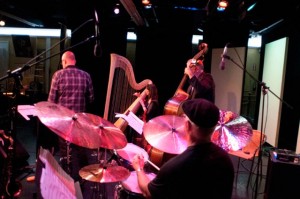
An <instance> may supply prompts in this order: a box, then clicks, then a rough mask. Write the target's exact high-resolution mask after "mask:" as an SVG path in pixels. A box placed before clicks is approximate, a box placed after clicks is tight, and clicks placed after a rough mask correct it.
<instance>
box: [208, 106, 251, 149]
mask: <svg viewBox="0 0 300 199" xmlns="http://www.w3.org/2000/svg"><path fill="white" fill-rule="evenodd" d="M251 137H252V126H251V125H250V123H249V122H248V121H247V120H246V119H245V118H244V117H242V116H239V115H237V114H236V113H233V112H231V111H224V110H220V119H219V122H218V124H217V126H216V128H215V131H214V133H213V135H212V142H214V143H215V144H217V145H219V146H220V147H222V148H223V149H225V150H227V151H229V150H233V151H237V150H240V149H241V148H243V147H244V146H246V145H247V144H248V142H249V141H250V140H251Z"/></svg>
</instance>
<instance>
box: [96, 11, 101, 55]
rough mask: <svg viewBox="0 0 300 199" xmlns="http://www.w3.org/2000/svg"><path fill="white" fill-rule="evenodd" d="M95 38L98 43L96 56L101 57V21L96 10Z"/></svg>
mask: <svg viewBox="0 0 300 199" xmlns="http://www.w3.org/2000/svg"><path fill="white" fill-rule="evenodd" d="M95 38H96V43H95V46H94V56H95V57H101V55H102V49H101V45H100V31H99V20H98V14H97V11H96V10H95Z"/></svg>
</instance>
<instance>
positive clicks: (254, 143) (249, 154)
mask: <svg viewBox="0 0 300 199" xmlns="http://www.w3.org/2000/svg"><path fill="white" fill-rule="evenodd" d="M266 138H267V137H266V135H265V134H264V133H261V132H260V131H259V130H253V134H252V137H251V140H250V141H249V143H248V144H247V145H246V146H245V147H243V148H242V149H240V150H238V151H229V152H228V153H229V154H231V155H233V156H236V157H238V163H237V170H236V179H237V177H238V173H239V172H240V170H239V169H240V165H241V164H242V163H243V162H244V161H251V167H250V170H249V176H248V181H247V188H248V187H249V183H250V179H251V176H252V174H253V165H254V162H255V157H258V155H260V143H261V145H262V144H264V143H265V142H266ZM260 139H262V141H261V142H260ZM241 159H243V161H242V162H241ZM242 166H243V165H242Z"/></svg>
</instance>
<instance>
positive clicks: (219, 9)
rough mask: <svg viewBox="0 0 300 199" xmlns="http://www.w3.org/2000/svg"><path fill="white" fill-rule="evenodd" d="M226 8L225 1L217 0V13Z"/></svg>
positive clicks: (226, 3)
mask: <svg viewBox="0 0 300 199" xmlns="http://www.w3.org/2000/svg"><path fill="white" fill-rule="evenodd" d="M227 6H228V2H227V1H225V0H219V3H218V7H217V10H218V11H224V10H225V9H226V8H227Z"/></svg>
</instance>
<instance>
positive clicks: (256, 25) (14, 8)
mask: <svg viewBox="0 0 300 199" xmlns="http://www.w3.org/2000/svg"><path fill="white" fill-rule="evenodd" d="M151 1H152V9H145V8H144V7H143V6H142V5H141V0H121V2H118V1H117V0H98V1H84V0H76V1H70V0H28V1H24V0H0V17H3V18H5V19H6V23H7V26H18V27H39V26H40V27H45V28H59V27H60V24H64V25H66V26H67V27H68V28H75V27H77V26H79V25H80V24H81V23H82V22H84V21H86V20H89V19H93V18H94V10H96V11H97V12H98V16H99V21H100V22H101V20H119V21H120V22H121V23H124V21H125V22H127V21H128V28H135V27H137V26H146V27H147V26H148V27H151V26H164V25H170V24H171V25H173V26H174V25H175V26H177V25H180V24H191V26H192V28H194V30H197V29H198V28H200V29H202V28H203V26H205V25H206V24H207V23H213V24H217V23H247V24H248V25H249V29H250V30H253V31H255V32H257V31H260V30H262V29H265V28H267V27H269V26H271V25H272V24H274V23H277V22H279V21H281V20H285V19H287V18H288V17H290V16H292V15H294V14H295V13H296V12H299V0H288V1H286V2H281V3H275V1H271V0H228V3H229V6H228V8H227V9H226V10H225V11H224V12H223V13H220V12H218V11H217V10H216V6H217V3H218V1H219V0H151ZM124 2H134V5H135V7H136V9H137V11H138V14H139V15H140V16H141V18H142V20H143V24H142V25H141V24H137V23H136V22H135V21H134V20H133V19H132V18H131V17H130V14H133V15H134V14H135V13H128V10H127V11H126V10H125V9H124V8H123V9H122V10H121V12H125V13H123V14H121V16H120V17H119V18H118V17H115V16H113V14H112V7H113V6H114V5H115V4H116V3H120V5H121V6H123V5H124ZM254 3H256V5H255V6H254V8H253V9H252V10H251V11H247V8H248V7H249V6H250V5H252V4H254ZM133 15H131V16H133Z"/></svg>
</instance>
